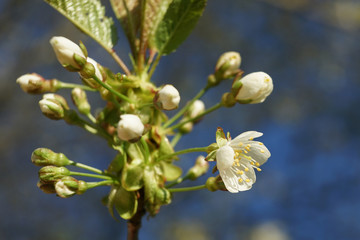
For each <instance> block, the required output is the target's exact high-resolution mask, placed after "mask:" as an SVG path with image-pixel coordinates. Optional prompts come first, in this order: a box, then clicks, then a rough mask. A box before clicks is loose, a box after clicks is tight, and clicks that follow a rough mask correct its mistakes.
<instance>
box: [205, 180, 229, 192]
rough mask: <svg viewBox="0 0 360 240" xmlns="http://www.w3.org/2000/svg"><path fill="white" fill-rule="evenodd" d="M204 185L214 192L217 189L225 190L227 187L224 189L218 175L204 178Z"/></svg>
mask: <svg viewBox="0 0 360 240" xmlns="http://www.w3.org/2000/svg"><path fill="white" fill-rule="evenodd" d="M205 186H206V188H207V189H208V190H209V191H211V192H215V191H217V190H222V191H227V189H226V187H225V185H224V183H223V181H222V180H221V177H220V176H216V177H209V178H208V179H207V180H206V183H205Z"/></svg>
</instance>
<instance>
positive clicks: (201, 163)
mask: <svg viewBox="0 0 360 240" xmlns="http://www.w3.org/2000/svg"><path fill="white" fill-rule="evenodd" d="M208 170H209V163H208V162H207V161H205V157H204V156H199V157H198V158H197V159H196V162H195V165H194V166H193V167H192V168H190V169H189V171H188V173H187V174H186V175H187V176H188V178H189V179H190V180H195V179H197V178H199V177H201V176H202V175H204V174H205V173H206V172H207V171H208Z"/></svg>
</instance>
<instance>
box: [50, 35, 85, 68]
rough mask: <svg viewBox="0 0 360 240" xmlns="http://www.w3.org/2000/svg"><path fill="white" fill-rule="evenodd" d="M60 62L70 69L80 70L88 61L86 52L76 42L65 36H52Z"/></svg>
mask: <svg viewBox="0 0 360 240" xmlns="http://www.w3.org/2000/svg"><path fill="white" fill-rule="evenodd" d="M50 44H51V45H52V47H53V49H54V51H55V54H56V57H57V59H58V61H59V62H60V64H61V65H62V66H63V67H65V68H66V69H67V70H69V71H73V72H76V71H79V70H81V69H82V68H83V67H84V65H85V63H86V57H87V56H86V53H84V51H83V50H82V49H81V48H80V47H79V46H78V45H77V44H75V43H74V42H72V41H70V40H69V39H67V38H65V37H52V38H51V40H50Z"/></svg>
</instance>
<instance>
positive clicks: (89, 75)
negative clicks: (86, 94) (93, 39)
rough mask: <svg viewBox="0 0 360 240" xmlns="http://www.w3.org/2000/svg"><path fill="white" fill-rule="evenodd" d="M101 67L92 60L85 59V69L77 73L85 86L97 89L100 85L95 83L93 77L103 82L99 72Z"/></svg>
mask: <svg viewBox="0 0 360 240" xmlns="http://www.w3.org/2000/svg"><path fill="white" fill-rule="evenodd" d="M99 67H101V66H100V65H99V64H98V63H97V62H96V61H95V60H94V59H92V58H89V57H88V58H87V62H86V64H85V67H84V68H83V69H82V70H81V71H80V72H79V74H80V76H81V79H82V80H83V81H84V83H85V84H86V85H88V86H89V87H92V88H99V87H100V84H99V83H98V82H96V81H95V79H94V78H93V76H94V75H95V76H96V77H97V78H98V79H99V80H100V81H104V77H103V75H102V72H101V70H100V68H99Z"/></svg>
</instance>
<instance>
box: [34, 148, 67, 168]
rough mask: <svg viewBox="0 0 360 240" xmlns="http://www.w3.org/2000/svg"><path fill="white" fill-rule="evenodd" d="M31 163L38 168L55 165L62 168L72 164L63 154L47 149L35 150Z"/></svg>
mask: <svg viewBox="0 0 360 240" xmlns="http://www.w3.org/2000/svg"><path fill="white" fill-rule="evenodd" d="M31 161H32V163H33V164H35V165H37V166H48V165H55V166H58V167H61V166H66V165H70V164H71V163H72V162H71V161H70V160H69V159H68V158H67V157H66V156H65V155H64V154H63V153H55V152H53V151H51V150H50V149H47V148H37V149H35V151H34V152H33V153H32V155H31Z"/></svg>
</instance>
